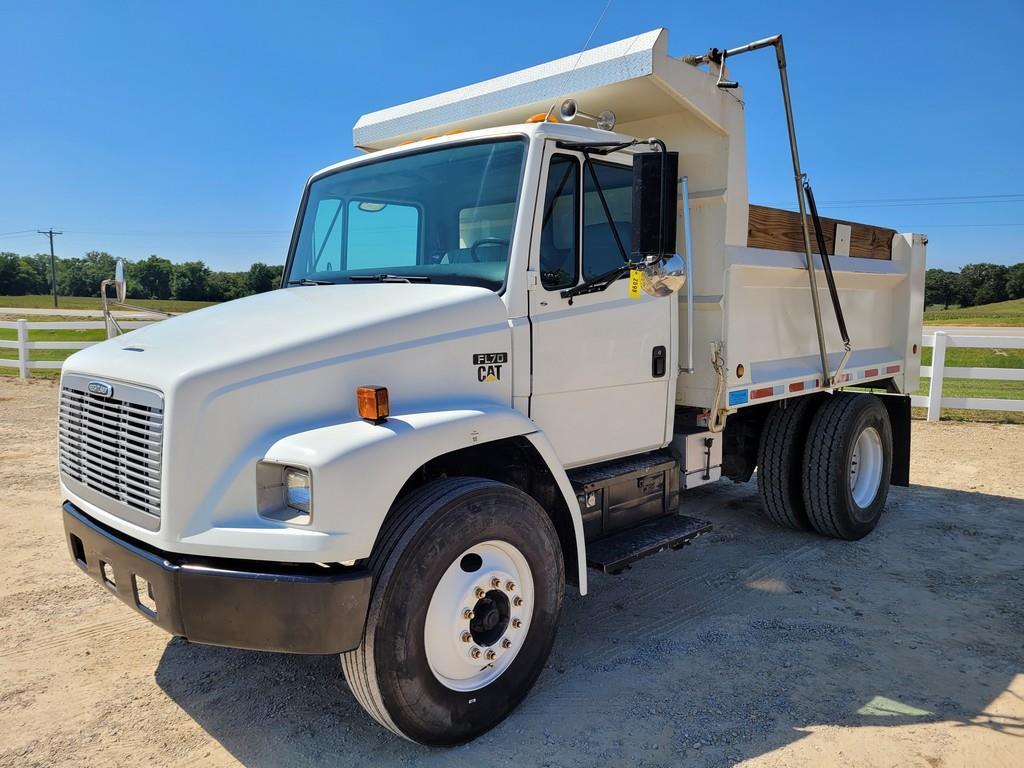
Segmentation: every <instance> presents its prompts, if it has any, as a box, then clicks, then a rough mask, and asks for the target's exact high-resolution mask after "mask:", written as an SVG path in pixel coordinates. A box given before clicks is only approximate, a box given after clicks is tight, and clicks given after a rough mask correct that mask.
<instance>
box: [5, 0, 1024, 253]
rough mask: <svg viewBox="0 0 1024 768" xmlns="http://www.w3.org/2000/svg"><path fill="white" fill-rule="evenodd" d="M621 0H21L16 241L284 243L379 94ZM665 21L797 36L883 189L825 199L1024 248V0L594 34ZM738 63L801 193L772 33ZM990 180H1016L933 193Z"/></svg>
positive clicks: (826, 194) (798, 61) (490, 65)
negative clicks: (322, 171) (324, 171)
mask: <svg viewBox="0 0 1024 768" xmlns="http://www.w3.org/2000/svg"><path fill="white" fill-rule="evenodd" d="M605 2H606V0H593V1H592V2H567V1H563V2H558V3H552V2H544V3H533V2H527V1H521V2H517V3H501V4H499V3H479V2H474V3H456V2H442V3H422V2H418V3H414V2H401V3H385V2H377V3H365V2H361V3H350V2H340V1H338V2H329V3H314V2H299V3H284V2H281V3H274V2H261V3H255V2H251V0H250V2H240V3H233V2H232V3H229V2H210V3H187V2H183V3H174V4H171V3H163V4H158V3H133V4H128V3H121V4H116V5H115V4H113V3H106V2H101V1H99V0H97V1H96V2H90V3H86V2H65V3H57V2H51V3H26V2H10V1H9V0H0V39H2V43H0V73H2V74H0V250H8V251H15V252H20V253H29V252H41V251H43V250H45V248H46V245H47V244H46V240H45V238H43V237H42V236H40V235H37V234H34V233H32V232H30V233H21V231H22V230H33V231H34V230H36V229H39V228H47V227H50V226H52V227H54V228H55V229H63V230H65V232H66V234H65V235H63V236H62V237H59V238H57V241H56V242H57V252H58V254H59V255H63V256H78V255H81V254H82V253H84V252H85V251H87V250H93V249H95V250H106V251H109V252H111V253H113V254H115V255H117V256H122V257H125V258H129V259H138V258H144V257H145V256H147V255H149V254H151V253H157V254H160V255H161V256H165V257H168V258H170V259H172V260H175V261H181V260H185V259H188V258H201V259H203V260H205V261H206V262H207V263H208V264H210V265H211V266H212V267H214V268H218V269H244V268H246V267H248V265H249V264H250V263H252V262H253V261H264V262H268V263H282V262H283V260H284V256H285V250H286V248H287V242H288V234H289V231H290V229H291V226H292V223H293V220H294V216H295V209H296V206H297V203H298V199H299V195H300V192H301V189H302V184H303V182H304V181H305V179H306V177H307V176H308V175H309V173H311V172H312V171H314V170H316V169H318V168H321V167H323V166H325V165H328V164H330V163H332V162H335V161H337V160H341V159H344V158H346V157H350V156H352V155H354V154H355V151H354V150H353V149H352V146H351V127H352V124H353V123H354V122H355V120H356V118H357V117H358V116H359V115H360V114H362V113H363V112H368V111H372V110H374V109H379V108H381V107H385V106H390V105H392V104H396V103H400V102H404V101H408V100H411V99H415V98H419V97H422V96H427V95H430V94H432V93H436V92H438V91H443V90H447V89H450V88H454V87H458V86H461V85H466V84H468V83H472V82H476V81H478V80H481V79H484V78H488V77H494V76H496V75H499V74H503V73H505V72H509V71H512V70H516V69H520V68H522V67H527V66H531V65H533V64H537V63H540V62H543V61H547V60H549V59H552V58H557V57H559V56H565V55H569V54H571V53H574V52H575V51H577V50H578V49H579V47H580V46H581V45H582V44H583V42H584V40H585V39H586V37H587V35H588V33H589V32H590V30H591V27H592V26H593V24H594V22H595V21H596V19H597V17H598V16H599V14H600V13H601V10H602V9H603V8H604V6H605ZM659 26H664V27H667V28H668V29H669V31H670V38H669V48H670V52H671V53H672V54H673V55H682V54H684V53H691V52H703V51H704V50H706V49H707V48H708V47H710V46H712V45H714V46H719V47H726V46H732V45H737V44H741V43H744V42H748V41H750V40H753V39H756V38H759V37H764V36H767V35H770V34H773V33H776V32H782V33H783V34H784V35H785V38H786V47H787V53H788V58H789V65H790V69H789V72H790V83H791V87H792V90H793V99H794V106H795V110H796V122H797V130H798V134H799V139H800V150H801V158H802V160H803V164H804V166H805V170H806V171H807V172H808V173H809V174H810V176H811V180H812V182H813V183H814V186H815V193H816V197H817V198H818V199H819V201H822V202H828V201H854V200H858V201H860V200H867V201H871V202H870V204H869V205H865V204H863V203H858V204H851V203H846V204H844V205H834V206H833V205H830V206H827V207H824V206H823V211H822V212H823V213H824V214H827V215H831V216H835V217H840V218H849V219H853V220H858V221H865V222H869V223H873V224H879V225H886V226H892V227H894V228H897V229H900V230H902V231H907V230H914V231H923V232H927V233H928V234H929V235H930V238H931V243H930V246H929V262H930V265H931V266H942V267H947V268H956V267H959V266H960V265H962V264H964V263H968V262H972V261H994V262H1000V263H1016V262H1018V261H1024V245H1022V244H1021V238H1022V237H1024V151H1022V146H1021V145H1022V137H1024V98H1022V97H1024V59H1022V58H1021V55H1020V54H1019V53H1017V52H1016V49H1017V47H1018V45H1019V38H1020V34H1021V30H1022V29H1024V2H1021V0H1008V1H1007V2H986V1H984V0H980V1H977V2H973V3H963V2H955V3H954V2H943V1H942V0H939V1H937V2H899V1H898V0H889V1H888V2H845V3H834V2H830V3H823V2H813V3H812V2H806V3H805V2H800V3H796V2H794V3H781V2H773V3H766V2H763V0H761V2H739V1H735V0H734V1H733V2H729V3H719V4H715V3H711V4H708V3H683V2H678V0H673V1H672V2H654V1H653V0H652V1H645V0H612V3H611V6H610V8H609V9H608V11H607V13H606V15H605V16H604V19H603V21H602V22H601V25H600V26H599V28H598V29H597V31H596V33H595V34H594V37H593V41H592V45H600V44H603V43H607V42H610V41H612V40H617V39H619V38H622V37H626V36H628V35H632V34H635V33H638V32H642V31H645V30H648V29H652V28H655V27H659ZM732 74H733V75H734V77H735V78H736V79H738V80H740V82H741V83H742V84H743V86H744V88H745V97H746V102H747V141H748V160H749V170H750V199H751V201H752V202H757V203H763V204H767V205H777V206H780V207H781V206H787V205H791V201H792V196H793V189H792V180H791V172H790V170H789V167H788V163H789V157H788V149H787V145H786V134H785V124H784V122H783V114H782V110H781V102H780V99H779V93H778V81H777V75H776V71H775V69H774V67H773V62H772V57H771V54H770V53H768V52H762V53H758V54H753V55H751V56H747V57H744V59H738V60H736V62H735V64H734V66H733V67H732ZM609 106H611V107H612V108H614V105H609ZM981 195H1004V196H1011V195H1016V198H1015V201H1006V199H1005V198H1004V200H1003V202H993V201H991V200H989V201H980V202H979V201H977V200H967V201H966V202H963V203H960V204H950V203H948V202H943V201H934V200H931V201H928V200H922V199H921V198H942V197H953V196H963V197H977V196H981ZM908 198H912V199H914V200H915V203H914V204H912V205H907V204H900V205H896V204H894V203H891V202H890V203H881V204H879V203H878V202H877V201H880V200H886V201H891V200H904V199H908ZM937 203H941V204H937ZM8 233H14V234H8Z"/></svg>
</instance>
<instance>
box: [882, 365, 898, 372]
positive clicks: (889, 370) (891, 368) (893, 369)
mask: <svg viewBox="0 0 1024 768" xmlns="http://www.w3.org/2000/svg"><path fill="white" fill-rule="evenodd" d="M885 372H886V373H899V372H900V367H899V366H898V365H890V366H889V367H888V368H886V369H885Z"/></svg>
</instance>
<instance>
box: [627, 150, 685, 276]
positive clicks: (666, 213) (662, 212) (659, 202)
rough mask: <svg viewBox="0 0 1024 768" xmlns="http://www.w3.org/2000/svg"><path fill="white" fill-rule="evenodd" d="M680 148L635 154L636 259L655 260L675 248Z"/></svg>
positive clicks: (634, 213)
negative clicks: (675, 150)
mask: <svg viewBox="0 0 1024 768" xmlns="http://www.w3.org/2000/svg"><path fill="white" fill-rule="evenodd" d="M678 177H679V153H678V152H660V151H659V152H642V153H640V154H637V155H634V157H633V255H632V258H633V261H646V262H647V263H652V262H655V261H659V260H661V259H666V258H668V257H669V256H672V255H673V254H674V253H675V252H676V205H677V202H678V197H679V192H678V189H677V186H676V182H677V180H678Z"/></svg>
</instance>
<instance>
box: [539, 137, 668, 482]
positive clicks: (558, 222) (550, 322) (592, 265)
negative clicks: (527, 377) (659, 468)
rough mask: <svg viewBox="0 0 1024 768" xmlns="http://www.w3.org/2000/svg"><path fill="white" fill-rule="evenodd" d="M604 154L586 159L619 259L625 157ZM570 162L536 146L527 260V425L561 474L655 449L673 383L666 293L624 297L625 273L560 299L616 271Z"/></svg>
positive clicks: (624, 234)
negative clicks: (537, 171) (539, 169)
mask: <svg viewBox="0 0 1024 768" xmlns="http://www.w3.org/2000/svg"><path fill="white" fill-rule="evenodd" d="M612 157H613V156H609V158H602V159H600V160H598V159H597V158H595V159H594V160H593V163H594V170H595V172H596V174H597V176H598V179H599V181H600V184H601V189H602V190H603V191H604V193H605V198H606V200H607V203H608V206H609V208H610V209H611V213H612V218H613V221H614V226H615V227H616V230H617V231H618V233H619V237H620V240H621V242H622V244H623V246H624V248H625V250H626V253H627V254H628V253H629V252H630V247H631V245H630V244H631V242H632V236H631V223H632V180H633V172H632V165H631V162H632V161H631V158H630V157H629V156H628V155H621V154H620V155H618V156H614V157H615V159H614V160H612V159H611V158H612ZM582 160H583V158H582V156H581V155H580V154H579V153H576V152H570V151H566V150H562V149H558V148H556V147H555V143H554V142H549V143H548V147H547V148H546V150H545V162H544V168H545V170H544V173H543V174H542V178H541V188H540V192H539V195H538V200H539V201H541V202H540V204H539V205H538V207H537V211H536V213H535V221H534V228H533V233H534V234H533V239H532V242H531V252H530V269H531V286H530V290H529V311H530V325H531V341H532V350H533V362H532V384H531V394H530V417H531V418H532V419H533V421H534V422H535V423H536V424H537V425H538V426H539V427H540V428H541V429H542V430H543V431H544V434H545V435H546V436H547V438H548V439H549V440H550V441H551V444H552V446H553V447H554V449H555V451H556V453H557V454H558V457H559V459H560V460H561V462H562V464H563V465H564V466H567V467H573V466H580V465H583V464H590V463H593V462H596V461H601V460H604V459H610V458H615V457H618V456H625V455H629V454H634V453H640V452H643V451H649V450H654V449H657V448H661V447H663V446H664V445H666V444H667V443H668V441H669V440H670V439H671V424H672V421H671V416H672V413H673V411H674V407H673V406H674V397H673V398H671V400H670V394H671V393H673V392H674V387H675V378H676V372H675V366H676V362H675V361H676V355H675V341H676V333H677V331H676V323H675V317H676V312H675V311H674V309H675V302H676V299H675V297H674V296H669V297H662V298H654V297H652V296H649V295H647V294H646V293H643V292H641V294H640V296H639V298H631V297H630V296H629V280H628V277H627V278H622V279H619V280H617V281H615V282H614V283H612V284H611V285H610V286H608V288H607V289H605V290H604V291H601V292H597V293H590V294H585V295H582V296H576V297H573V298H572V299H566V298H562V296H561V291H562V290H563V289H565V288H568V287H571V286H574V285H577V284H579V283H581V282H583V281H584V280H586V279H587V278H591V277H594V276H596V275H600V274H602V273H605V272H607V271H608V270H610V269H612V268H614V267H615V266H617V265H619V264H621V263H622V256H621V253H620V251H619V249H618V246H617V245H616V243H615V239H614V235H613V234H612V230H611V224H609V222H608V219H607V216H606V215H605V213H604V208H603V206H602V205H601V201H600V198H599V196H598V193H597V188H596V186H595V183H594V180H593V178H592V176H591V174H590V172H589V170H588V169H587V167H586V166H585V164H584V163H583V162H582Z"/></svg>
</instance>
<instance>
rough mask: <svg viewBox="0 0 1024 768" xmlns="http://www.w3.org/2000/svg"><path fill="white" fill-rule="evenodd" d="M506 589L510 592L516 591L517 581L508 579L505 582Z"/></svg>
mask: <svg viewBox="0 0 1024 768" xmlns="http://www.w3.org/2000/svg"><path fill="white" fill-rule="evenodd" d="M505 590H506V591H508V592H515V591H516V583H515V582H514V581H506V582H505Z"/></svg>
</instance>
